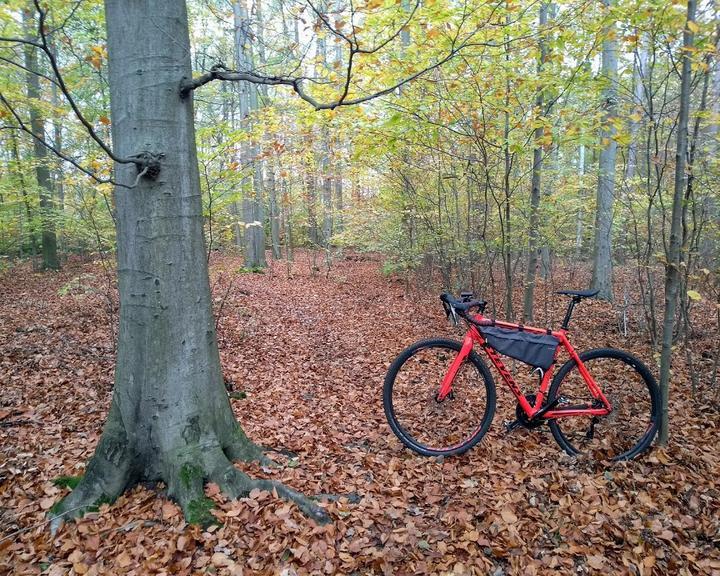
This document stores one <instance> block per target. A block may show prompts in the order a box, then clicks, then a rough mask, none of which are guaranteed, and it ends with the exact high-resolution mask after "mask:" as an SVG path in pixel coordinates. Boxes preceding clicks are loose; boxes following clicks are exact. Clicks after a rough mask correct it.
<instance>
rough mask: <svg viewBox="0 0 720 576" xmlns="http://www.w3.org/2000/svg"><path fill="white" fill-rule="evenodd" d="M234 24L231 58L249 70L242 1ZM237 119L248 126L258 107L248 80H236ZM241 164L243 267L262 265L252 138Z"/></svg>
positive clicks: (258, 173) (258, 169)
mask: <svg viewBox="0 0 720 576" xmlns="http://www.w3.org/2000/svg"><path fill="white" fill-rule="evenodd" d="M233 17H234V20H235V22H234V24H235V58H236V60H237V67H238V70H251V69H252V67H253V59H252V51H251V37H252V34H251V27H250V16H249V13H248V9H247V5H246V2H245V0H236V2H235V3H234V4H233ZM240 86H241V88H240V90H241V94H240V118H241V121H242V122H244V123H245V125H246V126H248V127H249V125H250V119H249V116H250V114H251V113H252V112H254V111H256V110H257V109H258V108H259V105H260V102H259V95H258V87H257V86H256V85H254V84H250V83H248V82H241V83H240ZM243 150H244V152H243V162H242V163H241V164H242V165H243V167H245V166H247V165H248V164H249V165H252V169H253V172H252V184H250V178H249V177H248V178H245V179H243V184H242V189H243V220H244V222H245V267H246V268H252V269H256V268H265V267H266V266H267V262H266V261H265V226H264V222H265V214H264V212H265V211H264V209H263V189H264V182H263V165H262V162H261V161H260V160H259V159H258V155H259V154H258V146H257V142H255V140H254V139H251V141H250V143H249V144H247V145H245V146H244V148H243Z"/></svg>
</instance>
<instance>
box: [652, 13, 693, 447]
mask: <svg viewBox="0 0 720 576" xmlns="http://www.w3.org/2000/svg"><path fill="white" fill-rule="evenodd" d="M695 10H696V1H695V0H688V5H687V22H692V23H694V22H695ZM693 43H694V34H693V32H692V30H691V29H690V27H689V26H688V25H686V26H685V31H684V33H683V52H682V74H681V84H680V118H679V119H678V128H677V148H676V152H675V190H674V193H673V205H672V219H671V221H670V245H669V253H668V261H667V265H666V266H665V315H664V318H663V332H662V350H661V353H660V432H659V434H658V444H660V445H665V444H667V441H668V437H669V416H668V396H669V391H670V364H671V361H672V342H673V330H674V328H675V310H676V308H677V299H678V298H677V296H678V286H679V285H680V249H681V246H680V244H681V236H682V212H683V198H684V194H685V190H686V187H687V173H686V167H687V163H686V159H687V143H688V133H687V132H688V118H689V116H690V93H691V90H692V85H691V83H692V73H691V64H692V47H693Z"/></svg>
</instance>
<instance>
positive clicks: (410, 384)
mask: <svg viewBox="0 0 720 576" xmlns="http://www.w3.org/2000/svg"><path fill="white" fill-rule="evenodd" d="M461 348H462V345H461V344H460V342H456V341H455V340H445V339H435V340H422V341H420V342H416V343H415V344H413V345H412V346H410V347H409V348H407V349H405V350H404V351H403V352H402V353H401V354H400V355H399V356H398V357H397V358H396V359H395V361H394V362H393V363H392V364H391V365H390V369H389V370H388V373H387V376H386V377H385V385H384V387H383V405H384V407H385V416H386V417H387V420H388V423H389V424H390V428H392V431H393V432H394V433H395V435H396V436H397V437H398V438H399V439H400V441H401V442H402V443H403V444H405V446H407V447H408V448H410V449H411V450H414V451H415V452H417V453H418V454H422V455H423V456H451V455H454V454H462V453H463V452H465V451H467V450H469V449H470V448H472V447H473V446H474V445H475V444H477V443H478V442H479V441H480V439H481V438H482V437H483V436H484V435H485V433H486V432H487V430H488V428H489V427H490V423H491V422H492V419H493V416H494V414H495V383H494V382H493V379H492V375H491V374H490V371H489V370H488V368H487V366H486V365H485V363H484V362H483V361H482V360H481V359H480V357H479V356H478V355H477V354H475V353H474V352H470V354H469V355H468V357H467V359H466V360H465V362H463V364H462V365H461V366H460V368H459V370H458V372H457V374H456V376H455V379H454V380H453V382H452V391H451V393H450V394H449V395H448V396H447V397H446V398H445V399H444V400H442V401H438V400H437V394H438V391H439V390H440V384H441V383H442V380H443V377H444V376H445V374H446V373H447V371H448V369H449V368H450V366H451V364H452V363H453V360H455V358H456V357H457V355H458V353H459V352H460V349H461Z"/></svg>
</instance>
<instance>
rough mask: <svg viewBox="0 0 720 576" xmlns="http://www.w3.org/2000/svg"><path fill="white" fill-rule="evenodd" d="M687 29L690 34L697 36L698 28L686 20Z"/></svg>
mask: <svg viewBox="0 0 720 576" xmlns="http://www.w3.org/2000/svg"><path fill="white" fill-rule="evenodd" d="M687 27H688V28H689V29H690V32H692V33H693V34H697V33H698V32H700V26H698V25H697V24H696V23H695V22H694V21H692V20H688V23H687Z"/></svg>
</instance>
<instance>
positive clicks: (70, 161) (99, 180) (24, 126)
mask: <svg viewBox="0 0 720 576" xmlns="http://www.w3.org/2000/svg"><path fill="white" fill-rule="evenodd" d="M0 102H2V103H3V105H4V106H5V108H6V109H7V110H8V112H10V114H11V115H12V116H13V118H15V121H16V122H17V126H2V127H1V128H2V129H3V130H21V131H23V132H25V133H27V134H29V135H30V136H32V137H33V138H34V139H35V140H37V141H38V142H40V144H42V145H43V146H45V147H46V148H47V149H48V150H50V151H51V152H52V153H53V154H55V155H56V156H57V157H58V158H60V159H62V160H64V161H65V162H67V163H68V164H72V165H73V166H74V167H75V168H77V169H78V170H80V171H81V172H82V173H84V174H87V175H88V176H90V178H92V179H93V180H95V182H97V183H98V184H112V185H114V186H120V187H121V188H127V189H132V188H135V187H136V186H137V185H138V182H139V181H140V178H141V177H142V176H145V175H146V174H147V170H148V166H145V168H144V169H143V170H142V171H141V172H139V173H138V176H137V178H136V180H135V183H134V184H133V185H132V186H126V185H125V184H120V183H119V182H115V181H114V180H113V179H111V178H102V177H100V176H97V175H96V174H95V173H93V172H91V171H90V170H88V169H87V168H85V167H84V166H82V165H81V164H80V163H79V162H78V161H77V160H75V159H74V158H71V157H70V156H67V155H66V154H63V153H62V152H61V151H60V150H58V149H57V148H55V147H54V146H53V145H52V144H50V143H49V142H47V141H46V140H45V138H43V137H41V136H39V135H38V134H35V132H33V131H32V129H31V128H30V127H28V125H27V124H26V123H25V122H24V121H23V119H22V118H21V117H20V115H19V114H18V113H17V110H15V108H14V107H13V106H12V104H10V102H9V101H8V100H7V98H5V96H4V95H3V93H2V92H0Z"/></svg>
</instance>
